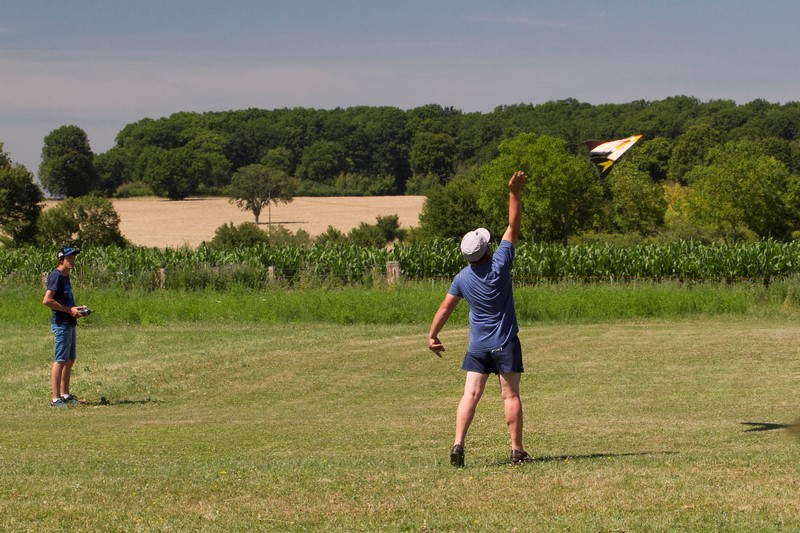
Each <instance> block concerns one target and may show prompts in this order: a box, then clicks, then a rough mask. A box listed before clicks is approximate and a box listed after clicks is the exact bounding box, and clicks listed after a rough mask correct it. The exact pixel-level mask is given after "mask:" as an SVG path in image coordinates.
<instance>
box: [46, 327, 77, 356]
mask: <svg viewBox="0 0 800 533" xmlns="http://www.w3.org/2000/svg"><path fill="white" fill-rule="evenodd" d="M50 329H52V330H53V339H54V340H55V350H54V353H53V361H55V362H56V363H66V362H67V361H74V360H75V325H74V324H50Z"/></svg>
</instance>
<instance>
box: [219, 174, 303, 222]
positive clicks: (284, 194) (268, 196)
mask: <svg viewBox="0 0 800 533" xmlns="http://www.w3.org/2000/svg"><path fill="white" fill-rule="evenodd" d="M295 189H296V181H295V180H294V179H292V178H290V177H289V176H288V175H287V174H286V173H285V172H283V171H282V170H276V169H274V168H271V167H268V166H266V165H247V166H245V167H242V168H240V169H239V170H237V171H236V173H235V174H234V175H233V177H232V178H231V185H230V195H231V199H230V201H231V202H233V203H235V204H236V205H237V206H238V207H239V208H240V209H243V210H248V211H252V212H253V215H254V216H255V219H256V224H258V219H259V217H260V216H261V210H262V209H263V208H264V206H267V211H268V223H269V224H272V212H271V207H272V206H271V204H273V203H274V204H275V205H278V202H283V203H284V204H288V203H289V202H291V201H292V200H294V191H295Z"/></svg>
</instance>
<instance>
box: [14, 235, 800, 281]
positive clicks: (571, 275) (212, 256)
mask: <svg viewBox="0 0 800 533" xmlns="http://www.w3.org/2000/svg"><path fill="white" fill-rule="evenodd" d="M389 261H397V262H398V263H399V265H400V271H401V274H402V277H403V278H404V279H415V280H428V279H442V278H449V277H452V276H453V275H455V274H456V273H457V272H458V271H459V270H460V269H461V268H463V267H464V264H465V263H464V260H463V258H462V257H461V254H460V252H459V249H458V243H457V242H454V241H437V242H434V243H429V244H398V245H396V246H394V248H392V249H390V250H387V249H384V248H365V247H359V246H354V245H334V244H327V245H323V246H313V247H299V246H295V247H283V248H274V247H269V246H267V245H262V246H255V247H248V248H240V249H234V250H223V251H221V250H211V249H209V248H206V247H200V248H198V249H169V248H168V249H158V248H142V247H129V248H115V247H108V248H91V249H86V250H84V251H83V252H82V253H81V255H80V258H79V260H78V263H77V267H76V272H75V275H76V276H77V277H79V278H80V280H81V284H82V285H83V286H97V287H102V286H121V287H123V288H124V287H139V288H153V289H155V288H158V287H161V286H164V287H166V288H184V289H201V288H217V289H224V288H227V287H233V286H239V287H250V288H259V287H263V286H265V285H267V284H270V283H282V284H286V285H292V286H303V285H304V284H306V285H308V284H315V285H320V284H323V285H324V284H333V285H364V284H366V285H370V284H372V283H374V282H376V281H377V280H382V279H383V278H384V276H385V268H386V263H387V262H389ZM55 263H56V260H55V251H54V250H51V249H47V248H21V249H11V248H0V274H2V277H3V282H4V283H6V284H10V283H18V284H25V285H28V284H35V283H39V282H40V280H41V274H42V272H47V271H49V270H50V269H52V268H53V267H54V266H55ZM798 273H800V242H797V241H795V242H790V243H779V242H772V241H767V242H758V243H743V244H711V245H702V244H698V243H694V242H689V241H682V242H676V243H671V244H663V245H654V244H648V245H641V246H633V247H617V246H611V245H577V246H562V245H555V244H528V243H523V244H520V245H519V246H518V248H517V255H516V259H515V261H514V277H515V279H516V281H517V282H518V283H522V284H536V283H558V282H562V281H573V282H574V281H583V282H594V281H598V282H609V281H611V282H616V281H636V280H647V281H681V282H702V281H714V282H719V281H724V282H731V283H732V282H738V281H758V282H763V283H765V284H768V283H770V282H771V281H772V280H773V279H776V278H784V277H788V276H792V275H795V274H798Z"/></svg>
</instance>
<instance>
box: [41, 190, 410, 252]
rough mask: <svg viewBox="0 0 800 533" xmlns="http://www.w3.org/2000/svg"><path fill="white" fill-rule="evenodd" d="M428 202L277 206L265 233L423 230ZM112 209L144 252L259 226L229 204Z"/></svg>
mask: <svg viewBox="0 0 800 533" xmlns="http://www.w3.org/2000/svg"><path fill="white" fill-rule="evenodd" d="M424 201H425V197H424V196H372V197H331V198H311V197H298V198H295V199H294V201H292V202H291V203H289V204H278V205H277V206H275V205H272V206H271V210H270V211H268V210H267V208H264V210H263V211H262V212H261V216H260V220H259V222H260V223H261V226H262V227H263V228H266V227H267V223H268V222H269V221H270V220H271V222H272V224H274V225H277V224H280V225H282V226H284V227H286V228H287V229H289V230H291V231H292V232H296V231H297V230H298V229H303V230H305V231H307V232H308V233H309V234H310V235H312V236H316V235H319V234H320V233H324V232H325V230H327V229H328V226H333V227H334V228H336V229H338V230H340V231H342V232H344V233H347V232H349V231H350V230H351V229H353V228H354V227H356V226H358V225H359V224H360V223H362V222H366V223H368V224H374V223H375V219H376V218H377V217H379V216H387V215H397V216H398V217H399V219H400V225H401V227H403V228H410V227H414V226H417V225H418V221H419V213H420V210H421V209H422V204H423V202H424ZM113 203H114V209H115V210H116V211H117V213H118V214H119V216H120V231H122V234H123V235H124V236H125V238H127V239H128V240H129V241H130V242H132V243H133V244H138V245H141V246H156V247H160V248H167V247H169V248H176V247H182V246H189V247H195V246H197V245H199V244H200V243H201V242H203V241H210V240H211V239H212V238H213V237H214V231H215V230H216V229H217V228H218V227H219V226H221V225H223V224H226V223H231V222H232V223H234V224H237V225H238V224H240V223H242V222H254V221H255V219H254V218H253V213H252V212H250V211H242V210H241V209H239V208H238V207H236V205H235V204H232V203H230V202H229V201H228V199H227V198H190V199H187V200H181V201H170V200H165V199H162V198H124V199H115V200H113ZM53 204H54V202H48V206H50V205H53Z"/></svg>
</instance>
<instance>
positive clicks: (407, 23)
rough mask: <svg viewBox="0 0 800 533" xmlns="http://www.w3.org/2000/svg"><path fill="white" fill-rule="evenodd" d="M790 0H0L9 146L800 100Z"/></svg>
mask: <svg viewBox="0 0 800 533" xmlns="http://www.w3.org/2000/svg"><path fill="white" fill-rule="evenodd" d="M798 21H800V2H798V1H797V0H772V1H770V0H764V1H763V2H753V1H741V0H694V1H685V0H674V1H670V2H665V1H649V0H639V1H622V0H607V1H604V2H600V1H597V2H593V1H589V0H551V1H549V2H542V1H538V0H528V1H522V0H519V1H503V0H497V1H492V2H489V1H485V2H478V1H471V0H460V1H456V0H441V1H436V0H427V1H418V0H394V1H381V0H372V1H367V0H342V1H336V0H329V1H302V0H294V1H291V0H284V1H280V2H278V1H271V0H264V1H255V0H224V1H223V0H220V1H209V0H157V1H154V0H137V1H136V2H123V1H119V0H67V1H63V0H61V1H60V0H47V1H45V0H0V142H2V143H4V145H5V147H4V150H5V151H6V152H8V153H9V154H10V156H11V159H12V160H13V161H14V162H18V163H22V164H24V165H25V166H26V167H28V169H29V170H31V171H32V172H34V173H36V172H37V171H38V166H39V162H40V153H41V148H42V141H43V138H44V136H45V135H47V134H48V133H49V132H50V131H52V130H54V129H55V128H58V127H59V126H63V125H65V124H75V125H78V126H80V127H81V128H83V129H84V130H85V131H86V133H87V134H88V136H89V141H90V143H91V146H92V149H93V150H94V151H95V152H96V153H101V152H104V151H106V150H108V149H109V148H110V147H111V146H113V143H114V137H115V135H116V134H117V133H118V132H119V131H120V130H121V129H122V128H123V127H124V126H125V125H126V124H129V123H131V122H135V121H137V120H140V119H142V118H145V117H150V118H158V117H162V116H168V115H170V114H172V113H174V112H178V111H197V112H205V111H224V110H230V109H244V108H249V107H258V108H266V109H273V108H283V107H314V108H325V109H329V108H334V107H349V106H355V105H388V106H395V107H399V108H402V109H410V108H413V107H416V106H420V105H425V104H430V103H435V104H441V105H443V106H452V107H455V108H457V109H461V110H463V111H482V112H487V111H491V110H492V109H494V108H495V107H496V106H498V105H504V104H515V103H532V104H539V103H544V102H547V101H549V100H559V99H564V98H577V99H578V100H581V101H584V102H589V103H591V104H602V103H623V102H630V101H633V100H640V99H644V100H651V101H652V100H659V99H663V98H666V97H668V96H675V95H688V96H694V97H697V98H699V99H701V100H703V101H707V100H711V99H730V100H734V101H736V102H737V103H740V104H743V103H746V102H749V101H751V100H754V99H756V98H763V99H766V100H768V101H770V102H777V103H785V102H789V101H797V100H800V68H798V65H800V31H798V30H797V24H798Z"/></svg>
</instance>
